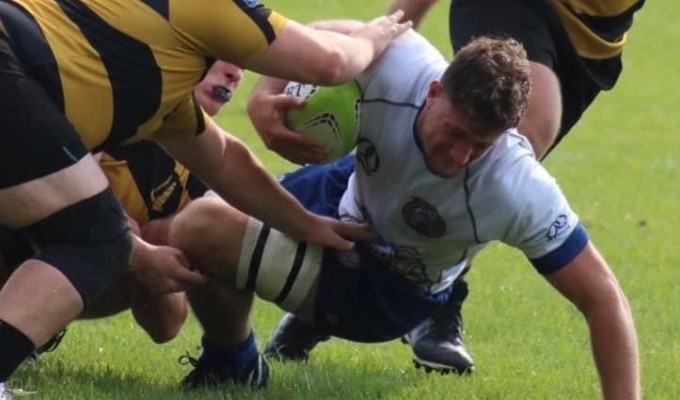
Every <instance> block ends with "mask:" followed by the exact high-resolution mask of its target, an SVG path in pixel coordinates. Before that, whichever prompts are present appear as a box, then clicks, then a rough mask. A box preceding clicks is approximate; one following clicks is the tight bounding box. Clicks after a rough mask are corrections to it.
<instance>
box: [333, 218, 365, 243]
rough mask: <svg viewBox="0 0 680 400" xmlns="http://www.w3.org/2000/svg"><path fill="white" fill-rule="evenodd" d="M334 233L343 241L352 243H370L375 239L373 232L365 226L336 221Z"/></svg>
mask: <svg viewBox="0 0 680 400" xmlns="http://www.w3.org/2000/svg"><path fill="white" fill-rule="evenodd" d="M335 232H336V233H337V234H338V235H340V236H342V237H343V238H345V239H349V240H352V241H354V242H370V241H372V240H374V239H375V236H374V235H373V231H371V228H370V227H369V226H368V225H367V224H357V223H353V222H341V221H338V224H337V225H336V228H335Z"/></svg>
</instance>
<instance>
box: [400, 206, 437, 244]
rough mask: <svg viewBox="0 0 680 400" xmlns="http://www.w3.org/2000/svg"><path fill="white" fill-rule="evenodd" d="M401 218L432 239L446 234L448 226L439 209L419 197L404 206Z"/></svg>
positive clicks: (412, 227)
mask: <svg viewBox="0 0 680 400" xmlns="http://www.w3.org/2000/svg"><path fill="white" fill-rule="evenodd" d="M401 216H402V218H403V219H404V222H405V223H406V225H408V226H409V227H410V228H411V229H413V230H414V231H416V232H418V233H420V234H421V235H423V236H425V237H428V238H430V239H436V238H440V237H442V236H444V234H445V233H446V224H445V223H444V220H443V219H442V217H441V216H439V212H437V208H436V207H435V206H433V205H432V204H430V203H428V202H426V201H425V200H423V199H420V198H418V197H414V198H412V199H411V200H409V201H408V202H407V203H406V204H404V206H403V207H402V208H401Z"/></svg>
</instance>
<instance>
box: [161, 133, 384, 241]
mask: <svg viewBox="0 0 680 400" xmlns="http://www.w3.org/2000/svg"><path fill="white" fill-rule="evenodd" d="M207 122H208V123H207V126H206V129H205V131H204V132H203V133H201V134H200V135H197V136H187V135H172V134H165V135H163V134H161V135H156V137H155V138H154V139H155V140H156V141H158V143H160V144H161V145H162V146H163V147H164V148H165V149H166V150H167V151H168V152H170V153H171V154H172V156H173V157H174V158H176V159H177V160H178V161H179V162H181V163H182V164H183V165H185V166H186V167H187V168H188V169H189V170H190V171H191V172H192V173H194V174H196V176H198V177H199V178H201V180H202V181H203V182H205V183H206V184H207V185H208V187H210V188H211V189H213V190H214V191H215V192H217V194H219V195H220V196H221V197H222V198H223V199H224V200H226V201H227V202H229V203H230V204H231V205H232V206H234V207H236V208H237V209H239V210H241V211H242V212H244V213H246V214H248V215H251V216H253V217H255V218H257V219H259V220H261V221H262V222H264V223H266V224H268V225H271V226H272V227H273V228H276V229H279V230H281V231H282V232H285V233H287V234H289V235H291V236H292V237H294V238H296V239H298V240H303V241H308V242H313V243H320V244H323V245H326V246H332V247H335V248H337V249H340V250H350V249H351V248H352V246H353V245H352V243H351V242H350V241H348V240H347V239H345V238H350V239H355V240H370V239H371V235H370V233H369V231H368V228H367V227H366V226H361V225H355V226H350V225H348V224H343V223H341V222H340V221H337V220H335V219H331V218H325V217H321V216H318V215H316V214H313V213H311V212H309V211H307V210H306V209H305V208H304V207H303V206H302V205H301V204H300V203H299V202H298V201H297V200H296V199H295V198H294V197H293V196H292V195H290V194H289V193H288V192H287V191H286V190H285V189H284V188H283V187H282V186H281V185H280V184H279V183H278V182H277V181H276V179H275V178H274V177H273V176H272V175H271V174H270V173H269V172H268V171H267V170H266V169H265V168H264V166H263V165H262V164H261V163H260V162H259V160H257V158H256V157H255V155H254V154H253V153H252V152H251V151H250V150H249V149H248V148H247V147H246V146H245V145H244V144H243V143H242V142H241V141H240V140H238V139H237V138H235V137H234V136H232V135H230V134H228V133H227V132H225V131H223V130H221V129H220V128H219V127H217V125H215V124H214V123H213V122H212V121H210V120H208V121H207Z"/></svg>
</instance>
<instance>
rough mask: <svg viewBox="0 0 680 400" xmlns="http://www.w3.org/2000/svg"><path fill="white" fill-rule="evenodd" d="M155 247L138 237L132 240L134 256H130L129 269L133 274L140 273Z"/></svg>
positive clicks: (134, 236) (135, 236)
mask: <svg viewBox="0 0 680 400" xmlns="http://www.w3.org/2000/svg"><path fill="white" fill-rule="evenodd" d="M152 249H153V246H152V245H150V244H149V243H147V242H145V241H144V240H142V238H140V237H139V236H137V235H133V239H132V254H131V255H130V261H129V263H128V264H129V267H128V268H129V269H130V271H132V272H136V271H138V270H139V269H140V268H142V266H143V265H144V264H145V260H147V259H148V258H149V254H150V252H151V251H152Z"/></svg>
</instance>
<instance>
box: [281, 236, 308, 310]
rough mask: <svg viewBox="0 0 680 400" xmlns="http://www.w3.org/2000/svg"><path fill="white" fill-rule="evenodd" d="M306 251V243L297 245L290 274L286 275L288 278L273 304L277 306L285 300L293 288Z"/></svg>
mask: <svg viewBox="0 0 680 400" xmlns="http://www.w3.org/2000/svg"><path fill="white" fill-rule="evenodd" d="M306 250H307V243H305V242H300V243H298V247H297V251H296V252H295V260H294V261H293V268H292V269H291V271H290V274H288V278H286V284H285V285H283V289H281V293H279V295H278V297H277V298H276V300H274V303H276V304H279V303H281V302H282V301H283V300H285V299H286V297H288V294H289V293H290V289H292V288H293V284H294V283H295V280H296V279H297V277H298V275H299V274H300V269H302V261H303V260H304V259H305V253H306Z"/></svg>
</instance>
